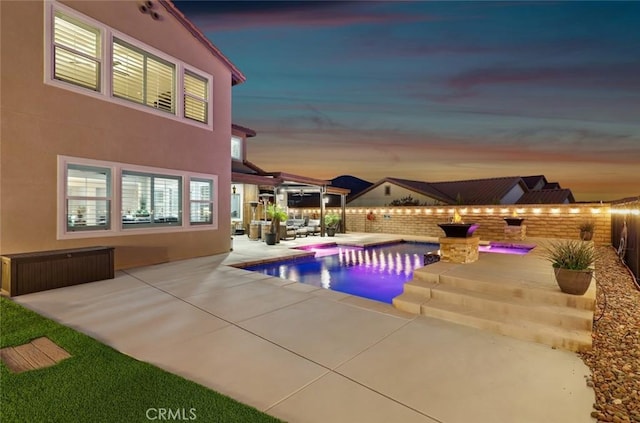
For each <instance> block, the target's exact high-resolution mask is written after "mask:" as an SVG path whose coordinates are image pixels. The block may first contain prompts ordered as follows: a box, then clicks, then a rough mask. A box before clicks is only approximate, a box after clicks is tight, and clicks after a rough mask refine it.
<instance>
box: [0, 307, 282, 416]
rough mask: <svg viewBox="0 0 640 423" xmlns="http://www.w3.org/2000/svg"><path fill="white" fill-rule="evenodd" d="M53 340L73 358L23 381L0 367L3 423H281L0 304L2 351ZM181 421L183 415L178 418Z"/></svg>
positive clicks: (32, 373)
mask: <svg viewBox="0 0 640 423" xmlns="http://www.w3.org/2000/svg"><path fill="white" fill-rule="evenodd" d="M40 336H47V337H48V338H49V339H51V340H52V341H54V342H55V343H57V344H58V345H60V346H61V347H62V348H64V349H65V350H67V351H68V352H69V353H70V354H71V355H72V357H71V358H69V359H66V360H64V361H62V362H60V363H58V364H57V365H55V366H52V367H48V368H44V369H40V370H32V371H27V372H23V373H19V374H13V373H11V372H10V371H9V370H8V369H7V367H6V366H5V365H4V364H2V365H1V366H0V377H1V379H0V421H2V422H3V423H9V422H45V421H47V422H148V421H151V420H150V418H151V419H153V418H155V419H154V420H156V421H159V420H162V419H160V418H159V417H160V414H158V413H162V411H161V410H159V409H164V410H167V411H165V413H167V414H165V415H164V416H165V420H168V419H167V418H166V417H169V416H170V414H168V413H169V411H168V410H171V411H170V412H171V413H172V416H173V417H174V418H173V420H174V421H176V420H177V421H187V420H195V421H201V422H225V423H226V422H251V423H253V422H278V421H279V420H278V419H276V418H273V417H271V416H268V415H266V414H264V413H262V412H260V411H258V410H256V409H255V408H252V407H249V406H246V405H244V404H241V403H239V402H237V401H235V400H233V399H231V398H228V397H226V396H223V395H221V394H219V393H217V392H214V391H212V390H210V389H208V388H205V387H203V386H201V385H198V384H196V383H194V382H191V381H188V380H186V379H183V378H181V377H179V376H176V375H173V374H171V373H167V372H165V371H164V370H161V369H159V368H157V367H155V366H152V365H150V364H148V363H143V362H140V361H137V360H135V359H133V358H131V357H129V356H126V355H124V354H121V353H119V352H118V351H116V350H114V349H112V348H110V347H108V346H106V345H104V344H101V343H100V342H98V341H96V340H94V339H93V338H90V337H88V336H86V335H84V334H81V333H79V332H76V331H75V330H73V329H70V328H68V327H65V326H62V325H60V324H58V323H56V322H54V321H52V320H49V319H47V318H44V317H42V316H40V315H38V314H37V313H34V312H32V311H31V310H28V309H26V308H24V307H22V306H20V305H19V304H16V303H14V302H13V301H11V300H9V299H6V298H3V297H0V347H2V348H4V347H8V346H17V345H21V344H23V343H26V342H29V341H30V340H32V339H34V338H38V337H40ZM176 413H178V414H176Z"/></svg>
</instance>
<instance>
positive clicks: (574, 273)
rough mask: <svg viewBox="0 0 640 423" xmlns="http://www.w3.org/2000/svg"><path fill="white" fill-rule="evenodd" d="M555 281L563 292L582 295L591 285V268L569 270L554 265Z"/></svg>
mask: <svg viewBox="0 0 640 423" xmlns="http://www.w3.org/2000/svg"><path fill="white" fill-rule="evenodd" d="M553 270H554V271H555V274H556V282H558V286H559V287H560V290H561V291H562V292H564V293H565V294H572V295H583V294H584V293H585V292H587V290H588V289H589V285H591V278H592V277H593V270H571V269H561V268H559V267H556V268H554V269H553Z"/></svg>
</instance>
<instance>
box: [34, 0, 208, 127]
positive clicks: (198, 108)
mask: <svg viewBox="0 0 640 423" xmlns="http://www.w3.org/2000/svg"><path fill="white" fill-rule="evenodd" d="M45 5H46V7H45V26H46V28H45V34H46V44H45V45H46V48H45V83H47V84H50V85H55V86H56V87H59V88H64V89H68V90H72V91H75V92H77V93H80V94H85V95H89V96H92V97H94V98H99V99H101V100H105V101H109V102H113V103H118V104H120V105H124V106H127V107H131V108H134V109H137V110H141V111H145V112H147V113H152V114H156V115H161V116H163V117H166V118H169V119H173V120H179V121H182V122H185V123H189V124H191V125H195V126H199V127H206V128H208V129H209V130H212V129H213V124H212V120H213V112H212V107H211V104H210V99H211V98H212V92H211V90H212V87H213V77H212V76H211V75H209V74H207V73H206V72H202V71H200V70H197V69H195V68H194V67H192V66H190V65H188V64H186V63H184V62H182V61H180V60H178V59H176V58H174V57H172V56H169V55H167V54H165V53H164V52H162V51H159V50H157V49H155V48H153V47H150V46H148V45H146V44H144V43H142V42H140V41H138V40H136V39H134V38H132V37H129V36H128V35H126V34H123V33H120V32H119V31H116V30H114V29H112V28H110V27H108V26H106V25H104V24H102V23H101V22H98V21H96V20H95V19H92V18H90V17H88V16H85V15H83V14H81V13H79V12H77V11H75V10H74V9H72V8H70V7H68V6H66V5H63V4H60V3H58V2H57V1H47V2H46V3H45Z"/></svg>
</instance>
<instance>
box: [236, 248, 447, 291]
mask: <svg viewBox="0 0 640 423" xmlns="http://www.w3.org/2000/svg"><path fill="white" fill-rule="evenodd" d="M438 247H439V246H438V244H428V243H412V242H403V243H398V244H389V245H382V246H376V247H367V248H361V247H352V246H341V245H330V246H311V247H301V249H304V250H308V251H309V250H310V251H315V253H316V255H315V257H307V258H300V259H293V260H287V261H280V262H274V263H267V264H261V265H256V266H251V267H246V268H245V269H246V270H252V271H256V272H261V273H264V274H267V275H271V276H278V277H280V278H283V279H289V280H292V281H296V282H302V283H306V284H309V285H314V286H317V287H319V288H325V289H331V290H333V291H339V292H344V293H346V294H351V295H356V296H359V297H364V298H368V299H371V300H376V301H381V302H385V303H391V300H393V298H394V297H397V296H398V295H400V294H401V293H402V289H403V285H404V283H405V282H407V281H409V280H411V279H412V278H413V271H414V269H416V268H418V267H422V266H423V262H424V255H425V254H426V253H428V252H431V251H437V250H438Z"/></svg>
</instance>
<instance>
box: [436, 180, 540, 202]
mask: <svg viewBox="0 0 640 423" xmlns="http://www.w3.org/2000/svg"><path fill="white" fill-rule="evenodd" d="M431 185H432V186H433V187H434V188H436V189H437V190H439V191H441V192H443V193H445V194H446V195H447V196H448V197H449V198H452V199H453V200H454V201H455V202H459V201H461V202H462V203H463V204H494V203H496V202H499V201H500V199H502V198H503V197H504V196H505V195H507V194H508V193H509V191H511V189H513V187H515V186H516V185H520V186H521V187H522V189H523V191H524V192H527V191H528V188H527V186H526V184H525V183H524V181H523V180H522V178H521V177H519V176H510V177H503V178H488V179H470V180H466V181H452V182H433V183H432V184H431Z"/></svg>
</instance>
